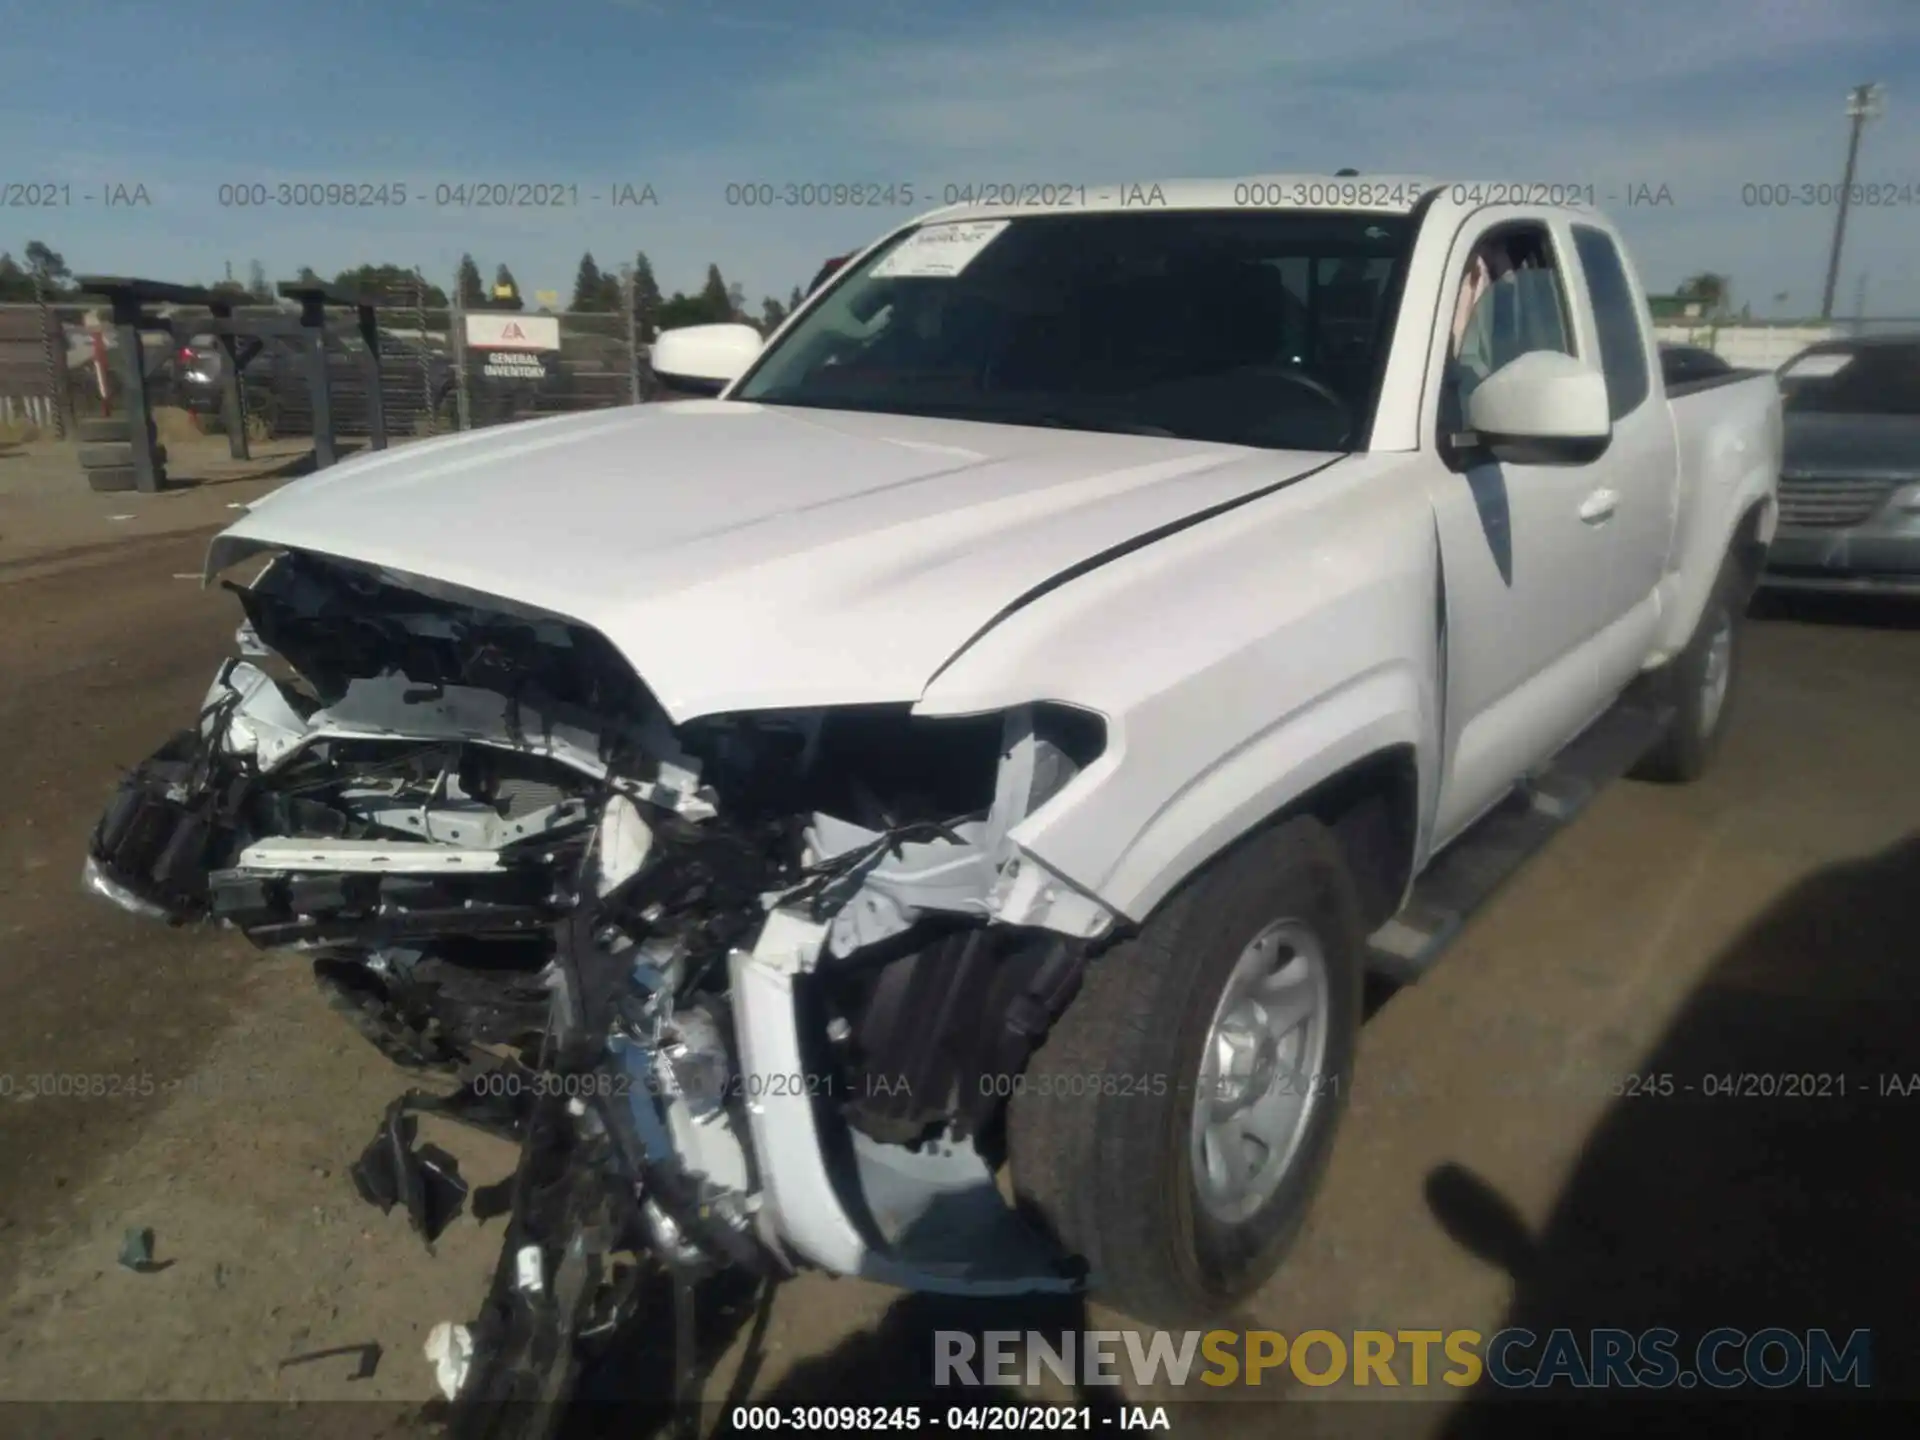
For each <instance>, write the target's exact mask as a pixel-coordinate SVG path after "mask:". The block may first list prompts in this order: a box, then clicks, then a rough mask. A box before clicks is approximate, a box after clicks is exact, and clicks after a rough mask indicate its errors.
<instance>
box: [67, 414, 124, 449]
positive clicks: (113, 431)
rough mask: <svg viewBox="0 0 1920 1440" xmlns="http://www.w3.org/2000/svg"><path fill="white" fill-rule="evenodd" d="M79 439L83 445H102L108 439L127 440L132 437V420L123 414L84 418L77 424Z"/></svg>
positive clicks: (108, 440)
mask: <svg viewBox="0 0 1920 1440" xmlns="http://www.w3.org/2000/svg"><path fill="white" fill-rule="evenodd" d="M79 431H80V434H79V439H80V443H81V444H83V445H103V444H106V443H108V442H110V441H115V440H119V441H127V440H131V439H132V438H133V422H132V421H130V420H128V419H127V418H126V416H124V415H108V416H99V417H95V418H92V419H84V420H82V421H81V422H80V424H79Z"/></svg>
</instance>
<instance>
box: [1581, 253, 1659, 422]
mask: <svg viewBox="0 0 1920 1440" xmlns="http://www.w3.org/2000/svg"><path fill="white" fill-rule="evenodd" d="M1573 248H1574V249H1575V250H1576V251H1577V252H1578V253H1579V256H1580V268H1581V269H1582V270H1584V271H1586V272H1587V294H1588V295H1589V296H1590V297H1591V298H1592V300H1593V320H1594V328H1595V329H1596V330H1598V331H1599V335H1600V368H1601V370H1603V371H1604V372H1605V373H1606V377H1607V413H1608V414H1609V415H1610V416H1611V417H1612V418H1613V419H1615V420H1618V419H1619V418H1620V417H1621V416H1623V415H1631V414H1632V413H1633V412H1634V411H1635V410H1638V409H1639V408H1640V405H1641V402H1642V401H1644V400H1645V399H1646V398H1647V395H1648V393H1649V391H1650V390H1651V388H1652V381H1651V379H1650V378H1649V375H1648V367H1647V343H1646V330H1645V327H1644V326H1643V325H1642V323H1641V318H1640V306H1639V304H1638V303H1637V302H1636V301H1635V300H1634V298H1633V286H1632V285H1630V284H1628V283H1627V267H1626V266H1625V265H1624V264H1623V263H1621V260H1620V250H1619V247H1618V246H1616V245H1615V244H1614V243H1613V240H1612V237H1610V236H1609V235H1608V234H1607V232H1606V231H1604V230H1596V229H1594V228H1593V227H1592V226H1591V225H1576V226H1574V227H1573Z"/></svg>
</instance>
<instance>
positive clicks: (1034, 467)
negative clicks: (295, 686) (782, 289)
mask: <svg viewBox="0 0 1920 1440" xmlns="http://www.w3.org/2000/svg"><path fill="white" fill-rule="evenodd" d="M1329 458H1330V457H1329V456H1327V455H1324V454H1316V453H1307V452H1275V451H1254V450H1247V449H1242V448H1240V447H1237V446H1228V445H1213V444H1201V443H1196V442H1189V441H1182V440H1164V439H1158V438H1149V437H1139V436H1128V435H1105V434H1088V433H1086V432H1081V431H1068V430H1054V429H1038V428H1031V427H1026V426H1010V425H985V424H977V423H972V422H967V421H954V420H934V419H922V418H917V417H902V416H893V415H869V414H860V413H853V412H847V411H825V410H801V409H794V408H788V407H777V408H776V407H770V406H761V405H755V404H746V403H736V402H731V401H718V400H692V401H684V402H677V403H669V404H658V405H648V406H642V407H636V408H631V409H622V410H618V411H611V412H599V413H596V414H592V415H584V416H565V417H561V418H558V419H553V420H539V421H533V422H530V423H525V424H520V425H512V426H506V427H502V428H499V429H491V430H481V431H469V432H467V433H465V434H461V435H454V436H447V437H445V438H442V439H438V440H428V441H424V442H421V443H417V444H412V445H407V446H403V447H401V448H399V449H395V450H388V451H384V452H380V453H377V454H371V455H364V456H361V457H357V458H355V459H352V460H349V461H346V462H345V463H343V464H341V465H338V466H336V467H333V468H331V469H329V470H327V471H324V472H322V473H320V474H318V475H314V476H311V477H309V478H307V479H303V480H299V481H296V482H294V483H292V484H290V485H287V486H285V487H283V488H282V489H281V490H279V491H277V492H275V493H274V494H273V495H271V496H269V497H267V498H266V499H265V500H263V501H261V502H258V503H257V504H256V505H255V506H254V508H253V509H252V510H251V511H250V512H249V513H248V514H247V515H246V517H245V518H243V519H242V520H240V521H239V522H238V523H237V524H235V525H233V526H231V527H230V528H228V529H227V530H225V531H224V532H222V533H221V535H219V536H218V537H217V538H216V539H215V540H214V543H213V548H212V550H211V551H210V552H209V555H208V572H209V575H210V576H211V575H212V574H214V573H217V572H219V571H221V570H224V569H226V568H228V567H229V566H231V565H233V564H235V563H237V562H238V561H240V560H242V559H244V558H246V556H248V555H249V554H253V553H256V552H257V551H259V550H261V549H263V548H269V547H287V548H292V549H300V550H308V551H313V552H316V553H318V554H322V555H331V556H335V557H339V558H342V559H348V560H356V561H360V562H362V563H366V564H371V565H377V566H380V567H383V568H385V569H388V570H392V571H397V572H400V573H401V574H403V575H413V576H419V577H423V578H426V579H430V580H434V581H438V582H440V583H442V584H445V585H453V586H459V587H462V588H464V589H467V590H471V591H475V592H478V593H479V594H480V595H483V596H492V597H497V598H499V599H502V600H507V601H512V602H515V603H517V604H519V605H522V606H532V607H536V608H539V609H542V610H546V611H549V612H551V613H553V614H556V615H560V616H564V617H566V618H568V619H571V620H574V621H577V622H578V623H581V624H584V625H588V626H591V627H592V628H594V629H596V630H598V631H600V632H601V633H602V634H603V635H605V636H606V637H607V639H608V640H610V641H611V642H612V643H613V644H614V646H615V647H616V648H618V649H619V650H620V652H621V653H622V654H623V655H624V656H625V657H626V658H627V660H628V662H629V663H630V664H631V665H632V666H633V667H634V669H635V670H636V671H637V672H638V673H639V675H640V676H641V678H642V679H643V680H645V681H646V683H647V685H648V686H649V688H651V689H652V691H653V693H654V694H655V696H656V697H657V698H658V699H659V701H660V703H661V705H662V706H663V707H664V708H665V709H666V711H667V713H668V714H669V715H670V716H671V717H672V718H673V719H674V720H675V721H676V722H677V721H684V720H688V719H691V718H693V717H695V716H698V715H705V714H715V713H720V712H725V711H732V710H753V709H772V708H786V707H796V706H811V705H832V704H862V703H878V702H887V701H893V702H900V701H909V700H914V699H917V698H918V697H919V695H920V694H921V692H922V690H923V689H924V688H925V686H926V684H927V682H928V680H929V679H930V678H931V677H932V676H933V675H934V673H935V672H936V671H938V670H939V668H940V667H941V665H942V664H943V663H945V661H946V660H947V659H948V658H949V657H951V656H952V655H953V654H954V652H955V651H957V650H958V649H960V648H961V647H962V646H964V645H965V644H966V643H967V642H968V641H969V640H970V639H971V638H972V637H973V636H974V635H975V634H977V633H978V632H979V631H980V630H981V629H982V628H983V627H985V626H987V625H989V624H990V623H992V622H993V621H994V620H995V618H996V617H998V616H999V615H1000V614H1001V613H1002V612H1003V611H1004V610H1005V609H1006V608H1007V607H1009V606H1011V605H1014V604H1015V603H1016V602H1018V601H1019V600H1020V599H1021V598H1022V597H1023V596H1025V595H1027V594H1028V593H1029V592H1030V591H1032V590H1033V589H1035V587H1038V586H1043V585H1045V584H1046V583H1047V582H1048V581H1050V580H1052V579H1054V578H1055V577H1057V576H1059V575H1060V574H1061V572H1063V571H1065V570H1068V569H1069V568H1070V567H1073V566H1075V565H1078V564H1081V563H1083V562H1086V561H1089V560H1092V559H1094V558H1095V557H1098V556H1100V555H1101V554H1103V553H1104V552H1107V551H1109V550H1112V549H1113V548H1114V547H1116V546H1123V545H1126V544H1128V543H1129V542H1131V541H1134V540H1137V539H1139V538H1141V537H1143V536H1148V535H1150V534H1152V533H1153V532H1155V531H1157V530H1158V529H1160V528H1161V527H1164V526H1167V525H1171V524H1177V523H1178V522H1179V521H1180V520H1182V519H1184V518H1186V517H1188V516H1191V515H1194V514H1196V513H1197V512H1200V511H1204V510H1206V509H1208V508H1209V507H1212V506H1215V505H1219V504H1222V503H1225V502H1231V501H1232V500H1234V499H1236V498H1238V497H1240V496H1243V495H1246V494H1249V493H1251V492H1255V491H1258V490H1263V489H1266V488H1269V487H1271V486H1273V485H1275V484H1278V483H1281V482H1283V481H1285V480H1287V479H1289V478H1292V477H1293V476H1296V475H1300V474H1304V473H1306V472H1307V471H1309V470H1311V469H1313V468H1315V467H1316V466H1319V465H1323V464H1325V463H1326V462H1327V461H1328V459H1329ZM1035 698H1036V699H1043V698H1045V697H1043V696H1036V697H1035Z"/></svg>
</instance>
